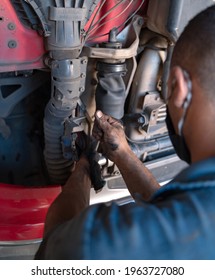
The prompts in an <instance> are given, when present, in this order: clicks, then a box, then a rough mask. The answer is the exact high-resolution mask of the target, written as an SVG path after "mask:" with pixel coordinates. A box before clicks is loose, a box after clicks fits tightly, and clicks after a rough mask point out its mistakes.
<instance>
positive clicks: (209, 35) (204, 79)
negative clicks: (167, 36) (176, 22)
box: [171, 5, 215, 92]
mask: <svg viewBox="0 0 215 280" xmlns="http://www.w3.org/2000/svg"><path fill="white" fill-rule="evenodd" d="M175 65H178V66H181V67H182V68H183V69H184V70H186V71H187V72H188V73H189V74H190V75H191V78H192V75H193V77H194V76H195V78H196V79H197V81H198V83H199V85H200V87H201V88H202V89H204V90H206V91H207V92H212V91H214V89H213V87H214V83H215V5H213V6H211V7H209V8H207V9H206V10H204V11H202V12H200V13H199V14H198V15H196V16H195V17H194V18H193V19H192V20H191V21H190V22H189V23H188V25H187V26H186V27H185V29H184V31H183V32H182V34H181V36H180V37H179V39H178V41H177V42H176V45H175V48H174V52H173V56H172V62H171V66H175Z"/></svg>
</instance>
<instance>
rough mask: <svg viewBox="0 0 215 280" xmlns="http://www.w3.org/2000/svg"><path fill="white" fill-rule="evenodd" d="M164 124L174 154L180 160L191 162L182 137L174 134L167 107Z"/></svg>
mask: <svg viewBox="0 0 215 280" xmlns="http://www.w3.org/2000/svg"><path fill="white" fill-rule="evenodd" d="M166 126H167V129H168V131H169V138H170V140H171V142H172V145H173V147H174V149H175V152H176V154H177V155H178V157H179V158H180V159H181V160H184V161H186V162H187V163H189V164H190V163H191V156H190V152H189V150H188V148H187V145H186V143H185V141H184V137H183V136H182V135H178V134H176V132H175V129H174V127H173V124H172V120H171V118H170V115H169V111H168V109H167V116H166Z"/></svg>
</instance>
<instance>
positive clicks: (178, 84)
mask: <svg viewBox="0 0 215 280" xmlns="http://www.w3.org/2000/svg"><path fill="white" fill-rule="evenodd" d="M170 77H171V81H172V85H171V84H170V86H171V88H172V93H171V98H172V102H173V104H174V105H175V106H176V107H177V108H181V107H182V106H183V104H184V102H185V100H186V97H187V94H188V91H189V89H188V85H187V79H186V77H185V75H184V71H183V69H182V68H181V67H180V66H174V67H173V68H172V69H171V71H170ZM171 81H170V82H171Z"/></svg>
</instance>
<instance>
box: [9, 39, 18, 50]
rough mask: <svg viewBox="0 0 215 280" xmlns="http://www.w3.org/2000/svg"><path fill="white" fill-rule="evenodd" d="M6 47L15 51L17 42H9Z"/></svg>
mask: <svg viewBox="0 0 215 280" xmlns="http://www.w3.org/2000/svg"><path fill="white" fill-rule="evenodd" d="M8 47H9V48H10V49H15V48H16V47H17V42H16V41H14V40H10V41H9V42H8Z"/></svg>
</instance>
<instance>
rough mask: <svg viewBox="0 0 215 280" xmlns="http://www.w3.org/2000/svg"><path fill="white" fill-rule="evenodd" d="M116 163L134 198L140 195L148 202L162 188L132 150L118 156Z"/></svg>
mask: <svg viewBox="0 0 215 280" xmlns="http://www.w3.org/2000/svg"><path fill="white" fill-rule="evenodd" d="M115 163H116V165H117V166H118V168H119V170H120V172H121V174H122V177H123V179H124V181H125V183H126V185H127V188H128V190H129V192H130V194H131V195H132V196H133V197H134V194H135V193H138V194H140V195H141V196H142V198H143V199H144V200H146V201H147V200H149V199H150V197H151V196H152V195H153V194H154V193H155V191H157V190H158V189H159V188H160V185H159V184H158V182H157V181H156V179H155V178H154V176H153V175H152V174H151V172H150V171H149V170H148V169H147V168H146V167H145V166H144V164H143V163H142V162H141V161H140V160H139V159H138V158H137V157H136V155H135V154H134V153H133V152H132V151H131V150H128V151H126V152H124V153H122V154H121V155H120V156H118V157H117V159H116V160H115Z"/></svg>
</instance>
